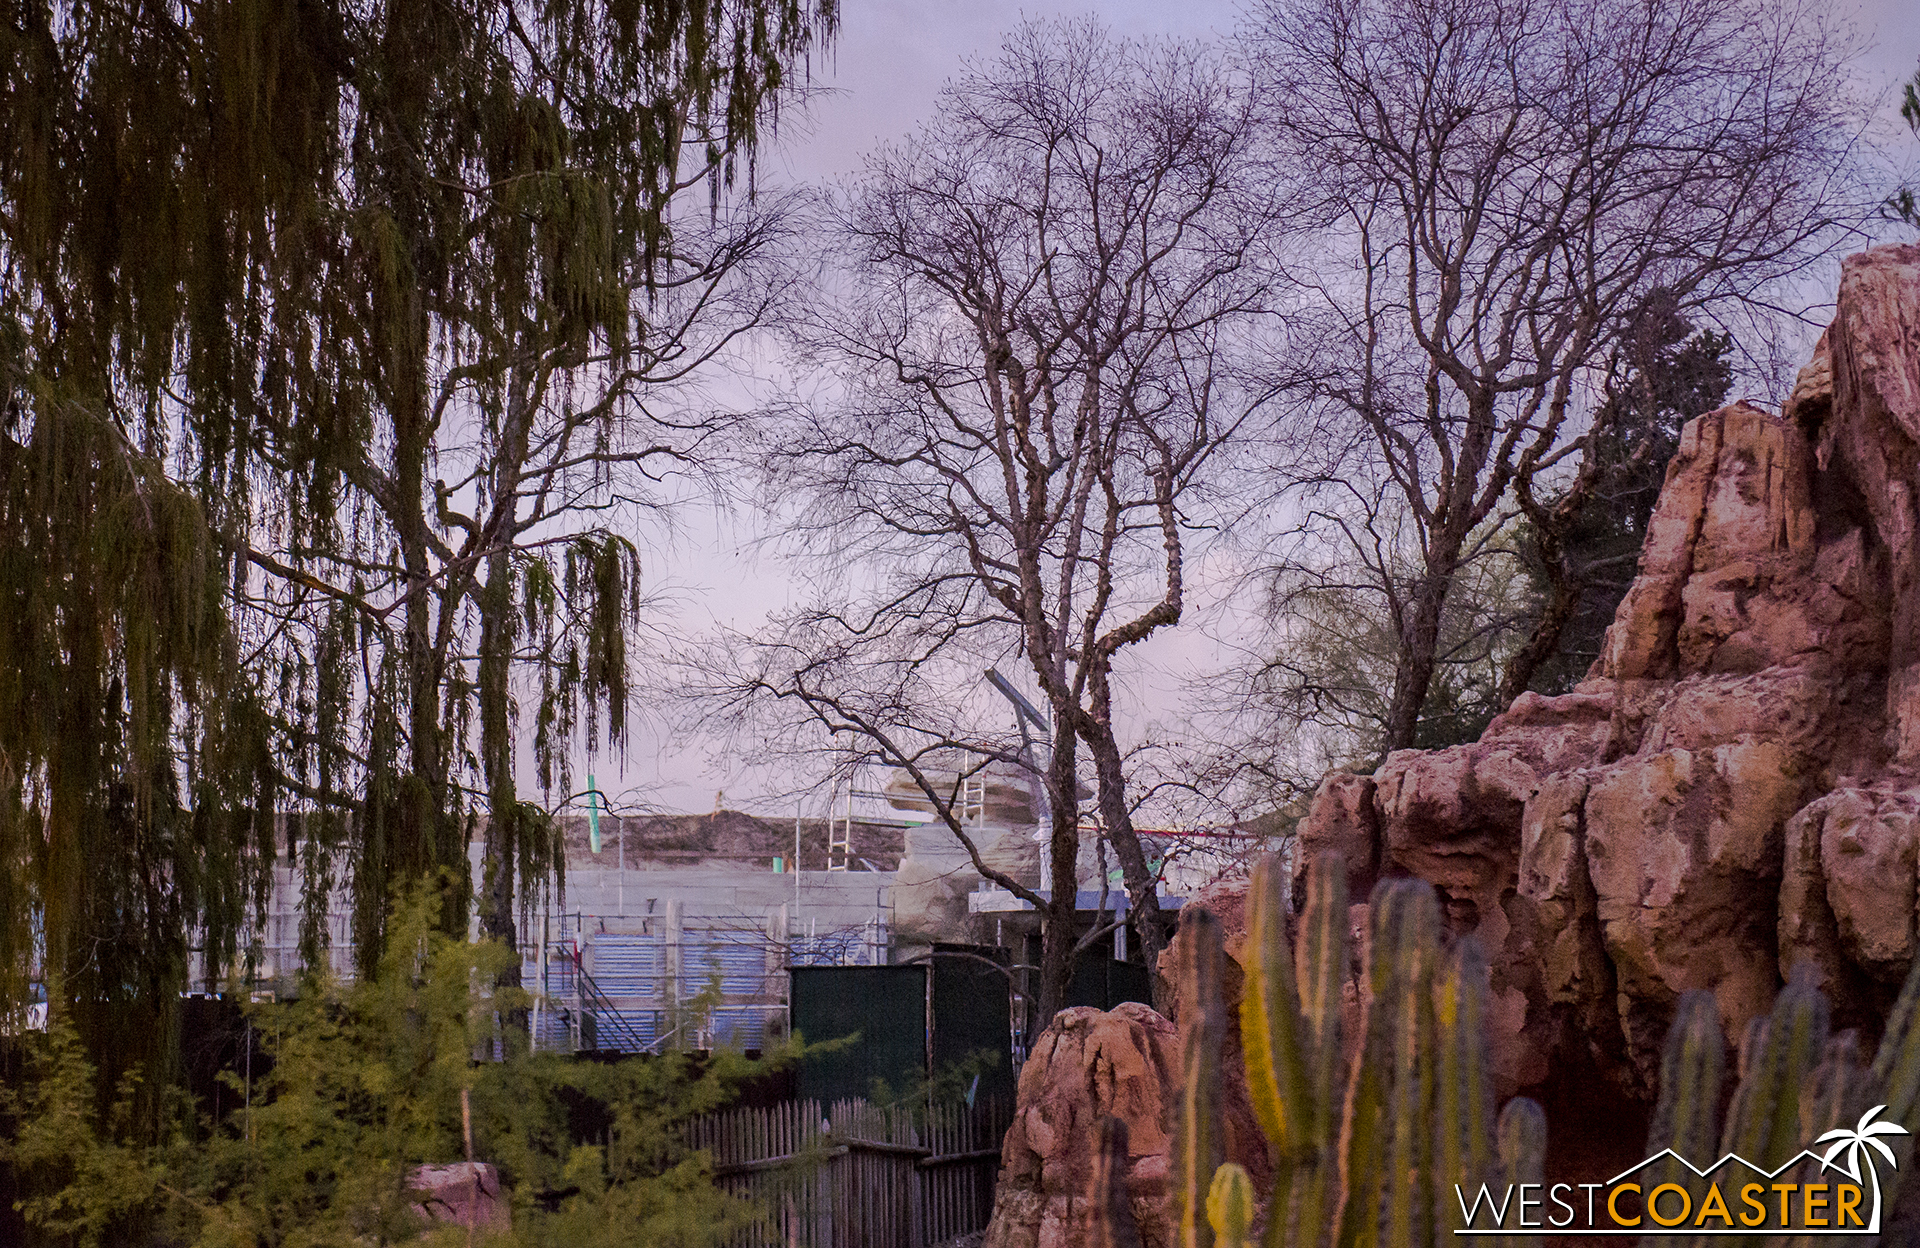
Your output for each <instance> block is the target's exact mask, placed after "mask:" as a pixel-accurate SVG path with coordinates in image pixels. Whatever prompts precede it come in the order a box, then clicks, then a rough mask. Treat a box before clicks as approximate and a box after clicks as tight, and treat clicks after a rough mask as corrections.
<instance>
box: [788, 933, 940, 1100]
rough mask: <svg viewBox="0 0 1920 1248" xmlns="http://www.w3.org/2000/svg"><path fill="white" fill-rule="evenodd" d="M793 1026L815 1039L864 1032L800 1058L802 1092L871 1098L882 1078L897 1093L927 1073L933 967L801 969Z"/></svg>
mask: <svg viewBox="0 0 1920 1248" xmlns="http://www.w3.org/2000/svg"><path fill="white" fill-rule="evenodd" d="M791 974H792V976H793V995H792V997H791V998H790V1000H791V1002H792V1007H793V1029H794V1031H795V1032H796V1033H798V1034H799V1036H800V1037H801V1038H802V1039H803V1040H805V1041H806V1042H807V1043H809V1044H812V1043H814V1042H816V1041H821V1040H837V1039H840V1038H841V1037H844V1036H854V1035H857V1036H858V1037H859V1039H857V1040H855V1041H854V1042H853V1043H852V1044H848V1045H844V1046H842V1047H840V1048H838V1049H836V1050H834V1051H833V1052H831V1053H823V1054H820V1055H818V1056H816V1057H811V1058H808V1059H807V1060H806V1061H804V1062H801V1063H800V1068H799V1070H798V1072H797V1073H796V1083H797V1085H798V1086H797V1091H798V1094H799V1095H800V1097H801V1098H802V1099H817V1100H819V1101H821V1102H823V1103H824V1102H827V1101H836V1100H840V1099H842V1098H844V1097H867V1096H871V1095H872V1094H873V1092H874V1085H875V1083H876V1082H883V1083H885V1084H886V1086H887V1088H888V1089H889V1090H890V1091H891V1092H893V1093H894V1094H896V1095H897V1094H899V1093H901V1092H903V1091H906V1090H908V1089H910V1088H916V1087H919V1086H921V1084H922V1083H923V1082H924V1080H925V1079H926V1076H927V968H926V967H924V966H796V967H794V968H793V969H792V972H791Z"/></svg>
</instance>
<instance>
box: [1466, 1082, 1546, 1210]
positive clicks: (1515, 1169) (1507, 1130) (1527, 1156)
mask: <svg viewBox="0 0 1920 1248" xmlns="http://www.w3.org/2000/svg"><path fill="white" fill-rule="evenodd" d="M1494 1134H1495V1135H1496V1136H1497V1137H1498V1139H1499V1142H1500V1143H1499V1152H1500V1181H1501V1182H1502V1183H1503V1184H1504V1185H1505V1187H1506V1190H1508V1191H1514V1190H1517V1189H1518V1188H1519V1187H1520V1186H1521V1185H1522V1184H1526V1183H1544V1182H1546V1175H1547V1111H1545V1110H1544V1109H1541V1108H1540V1106H1539V1103H1538V1102H1535V1101H1530V1100H1528V1099H1527V1098H1526V1097H1524V1096H1516V1097H1514V1098H1513V1099H1512V1100H1510V1101H1508V1102H1507V1107H1506V1108H1505V1109H1503V1110H1501V1111H1500V1121H1499V1123H1498V1124H1497V1125H1496V1126H1495V1128H1494ZM1460 1190H1461V1191H1468V1190H1478V1189H1477V1187H1476V1188H1474V1189H1468V1188H1467V1187H1465V1186H1464V1185H1462V1187H1461V1189H1460ZM1540 1239H1541V1237H1540V1236H1538V1235H1503V1236H1501V1238H1500V1242H1501V1244H1502V1245H1503V1248H1537V1245H1538V1244H1539V1243H1540Z"/></svg>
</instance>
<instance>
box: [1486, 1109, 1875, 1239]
mask: <svg viewBox="0 0 1920 1248" xmlns="http://www.w3.org/2000/svg"><path fill="white" fill-rule="evenodd" d="M1886 1108H1887V1107H1886V1106H1885V1105H1876V1106H1874V1107H1873V1108H1872V1109H1870V1110H1868V1111H1867V1112H1866V1113H1864V1114H1862V1115H1861V1116H1860V1121H1859V1122H1857V1123H1855V1124H1854V1125H1853V1126H1852V1127H1838V1128H1835V1129H1834V1130H1832V1131H1828V1132H1827V1133H1826V1134H1824V1135H1822V1136H1821V1137H1820V1138H1819V1139H1817V1140H1815V1141H1814V1142H1813V1145H1812V1147H1809V1148H1804V1149H1802V1150H1800V1151H1799V1152H1798V1153H1796V1154H1794V1155H1793V1156H1792V1157H1790V1158H1788V1159H1787V1160H1786V1161H1784V1162H1782V1163H1781V1164H1779V1165H1777V1166H1773V1167H1766V1166H1760V1165H1756V1164H1755V1163H1753V1162H1751V1161H1748V1160H1747V1159H1746V1158H1744V1157H1742V1156H1740V1155H1739V1154H1738V1153H1728V1154H1727V1155H1726V1156H1724V1157H1722V1158H1720V1159H1719V1160H1718V1161H1716V1162H1714V1163H1713V1164H1712V1165H1710V1166H1706V1167H1704V1168H1703V1167H1700V1166H1696V1165H1694V1164H1693V1163H1692V1162H1691V1161H1689V1160H1687V1159H1686V1158H1685V1157H1682V1156H1681V1155H1680V1154H1679V1153H1677V1152H1675V1151H1674V1150H1673V1149H1671V1148H1663V1149H1661V1150H1660V1151H1659V1152H1657V1153H1655V1154H1654V1155H1653V1156H1651V1157H1648V1158H1647V1159H1646V1160H1645V1161H1642V1162H1639V1163H1637V1164H1635V1165H1634V1166H1632V1167H1630V1168H1628V1169H1626V1170H1623V1171H1621V1172H1620V1173H1619V1174H1617V1175H1615V1176H1614V1177H1613V1178H1611V1179H1608V1180H1607V1181H1606V1182H1604V1183H1552V1184H1547V1183H1518V1184H1510V1185H1508V1187H1507V1188H1506V1189H1505V1191H1504V1192H1503V1193H1502V1194H1501V1195H1499V1196H1497V1197H1496V1196H1495V1195H1494V1193H1493V1190H1492V1188H1491V1187H1490V1186H1489V1185H1487V1184H1484V1183H1483V1184H1481V1185H1480V1188H1479V1190H1478V1191H1477V1192H1475V1193H1473V1194H1471V1195H1469V1194H1468V1193H1467V1192H1466V1191H1464V1190H1462V1189H1461V1188H1460V1187H1459V1186H1457V1185H1456V1186H1455V1187H1454V1189H1453V1190H1454V1195H1455V1196H1456V1197H1457V1198H1458V1200H1459V1204H1460V1224H1459V1225H1458V1226H1457V1227H1455V1228H1454V1232H1453V1233H1454V1234H1455V1235H1467V1236H1502V1235H1641V1236H1659V1235H1688V1236H1694V1235H1778V1234H1781V1233H1783V1232H1791V1233H1804V1234H1817V1235H1821V1236H1829V1235H1878V1234H1879V1233H1880V1215H1881V1205H1882V1204H1883V1199H1882V1195H1881V1191H1880V1170H1879V1167H1880V1164H1881V1162H1883V1161H1884V1162H1885V1163H1886V1166H1887V1168H1888V1170H1893V1169H1895V1168H1896V1167H1897V1166H1898V1165H1899V1162H1898V1161H1897V1160H1896V1158H1895V1156H1894V1151H1893V1149H1892V1148H1890V1147H1888V1145H1887V1137H1889V1136H1903V1135H1906V1134H1908V1132H1907V1129H1906V1128H1905V1127H1903V1126H1900V1125H1899V1124H1898V1123H1893V1122H1881V1121H1878V1119H1879V1117H1880V1115H1881V1113H1883V1112H1884V1111H1885V1110H1886ZM1823 1147H1824V1150H1825V1151H1824V1152H1822V1151H1820V1150H1821V1149H1822V1148H1823ZM1649 1171H1651V1172H1652V1173H1651V1174H1649V1173H1648V1172H1649ZM1743 1171H1744V1174H1743V1173H1742V1172H1743ZM1655 1179H1658V1180H1659V1181H1658V1182H1655V1181H1654V1180H1655Z"/></svg>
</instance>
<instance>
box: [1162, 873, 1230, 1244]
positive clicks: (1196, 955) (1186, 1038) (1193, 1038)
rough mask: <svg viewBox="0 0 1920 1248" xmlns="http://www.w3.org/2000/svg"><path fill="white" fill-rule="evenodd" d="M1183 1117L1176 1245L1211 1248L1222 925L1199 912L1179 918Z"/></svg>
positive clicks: (1178, 1127)
mask: <svg viewBox="0 0 1920 1248" xmlns="http://www.w3.org/2000/svg"><path fill="white" fill-rule="evenodd" d="M1177 946H1178V948H1179V951H1180V959H1181V966H1182V971H1183V973H1182V975H1181V983H1180V1076H1181V1090H1180V1117H1179V1121H1178V1122H1177V1123H1176V1124H1175V1127H1174V1156H1173V1164H1172V1166H1171V1167H1169V1169H1170V1171H1171V1176H1170V1177H1171V1178H1172V1180H1173V1184H1174V1192H1173V1197H1174V1199H1173V1208H1174V1216H1175V1219H1176V1221H1175V1224H1174V1242H1175V1243H1176V1244H1177V1245H1179V1248H1212V1245H1213V1229H1212V1228H1211V1227H1210V1226H1208V1225H1207V1217H1206V1201H1207V1192H1208V1190H1209V1188H1210V1185H1211V1183H1212V1181H1213V1172H1214V1171H1215V1170H1217V1169H1219V1167H1220V1163H1221V1161H1222V1160H1224V1159H1225V1153H1226V1147H1225V1142H1224V1141H1223V1139H1222V1138H1221V1130H1220V1113H1221V1100H1222V1098H1221V1095H1220V1052H1221V1048H1222V1046H1223V1045H1224V1043H1225V1041H1226V1031H1227V1022H1226V1018H1227V1011H1226V1005H1225V1003H1224V1001H1223V999H1222V993H1221V967H1220V962H1221V959H1223V958H1224V957H1226V953H1225V952H1224V951H1223V950H1222V948H1221V935H1220V920H1218V919H1216V918H1214V917H1213V915H1212V914H1211V913H1209V912H1208V911H1206V910H1204V909H1201V908H1200V907H1198V906H1195V907H1192V908H1189V909H1183V910H1182V911H1181V912H1180V934H1179V936H1178V937H1177Z"/></svg>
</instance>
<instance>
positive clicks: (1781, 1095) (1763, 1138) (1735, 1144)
mask: <svg viewBox="0 0 1920 1248" xmlns="http://www.w3.org/2000/svg"><path fill="white" fill-rule="evenodd" d="M1753 1038H1754V1039H1756V1040H1758V1041H1759V1044H1758V1047H1757V1048H1754V1047H1749V1048H1748V1049H1747V1050H1746V1051H1745V1052H1744V1054H1743V1056H1744V1058H1745V1061H1744V1063H1743V1069H1742V1070H1741V1072H1740V1087H1739V1090H1738V1091H1736V1092H1735V1093H1734V1098H1733V1105H1732V1107H1731V1108H1730V1110H1729V1112H1728V1114H1727V1129H1726V1132H1725V1134H1724V1135H1722V1136H1721V1139H1720V1151H1721V1152H1722V1153H1738V1154H1740V1155H1741V1156H1742V1157H1745V1158H1746V1159H1747V1160H1749V1161H1752V1162H1755V1163H1757V1164H1759V1165H1762V1166H1766V1167H1768V1168H1769V1169H1770V1168H1772V1167H1774V1166H1777V1165H1779V1164H1780V1163H1781V1162H1783V1161H1785V1160H1786V1159H1787V1158H1789V1157H1791V1156H1793V1155H1794V1154H1795V1153H1797V1152H1799V1151H1800V1150H1801V1149H1802V1148H1803V1147H1805V1146H1806V1141H1807V1137H1806V1136H1805V1135H1804V1134H1802V1129H1801V1126H1800V1092H1801V1087H1802V1085H1803V1084H1804V1083H1806V1082H1807V1081H1808V1079H1809V1077H1810V1076H1811V1075H1812V1074H1813V1069H1814V1067H1815V1066H1817V1065H1818V1064H1819V1062H1820V1056H1821V1052H1822V1050H1824V1049H1825V1048H1826V1045H1827V999H1826V998H1825V997H1824V996H1822V995H1821V994H1820V990H1819V989H1818V988H1816V987H1814V985H1813V983H1812V981H1811V980H1809V979H1806V978H1804V977H1795V979H1794V982H1792V983H1790V984H1788V985H1787V986H1786V988H1784V989H1782V990H1781V993H1780V995H1779V997H1778V998H1777V999H1776V1000H1775V1001H1774V1005H1773V1014H1772V1016H1771V1017H1770V1018H1768V1019H1767V1020H1766V1023H1765V1025H1764V1029H1756V1031H1755V1034H1754V1037H1753Z"/></svg>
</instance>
